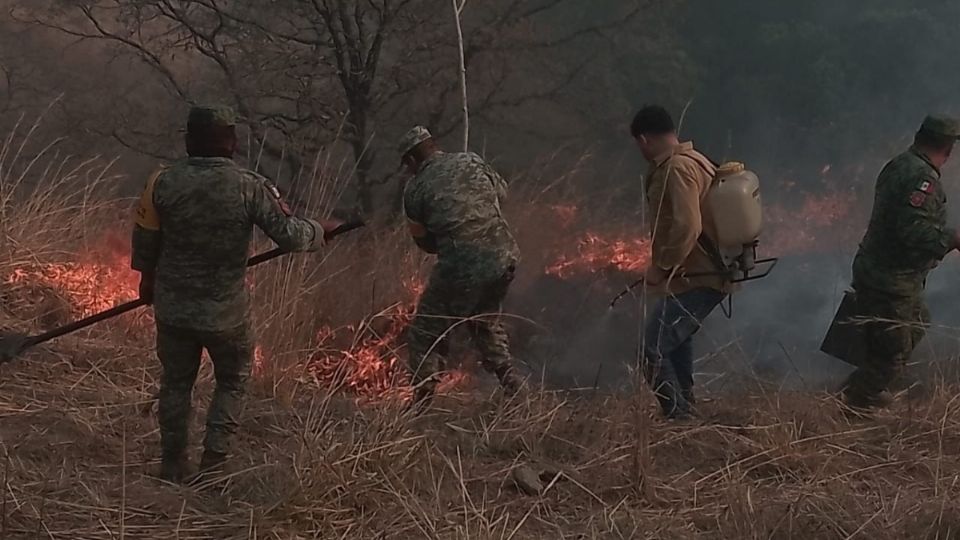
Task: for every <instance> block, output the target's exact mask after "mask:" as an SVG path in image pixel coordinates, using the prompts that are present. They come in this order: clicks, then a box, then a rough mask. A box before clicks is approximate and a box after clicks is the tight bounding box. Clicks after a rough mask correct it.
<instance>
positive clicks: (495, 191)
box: [400, 126, 522, 404]
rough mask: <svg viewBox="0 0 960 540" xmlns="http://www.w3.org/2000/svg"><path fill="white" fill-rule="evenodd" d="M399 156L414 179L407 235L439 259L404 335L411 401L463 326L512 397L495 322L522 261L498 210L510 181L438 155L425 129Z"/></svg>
mask: <svg viewBox="0 0 960 540" xmlns="http://www.w3.org/2000/svg"><path fill="white" fill-rule="evenodd" d="M400 154H401V155H402V156H403V158H402V159H403V164H404V165H405V166H406V167H407V170H408V171H410V172H411V173H412V174H415V175H416V176H415V178H413V179H412V180H411V181H410V182H409V183H408V184H407V185H406V188H405V190H404V198H403V202H404V210H405V212H406V215H407V218H408V220H409V226H410V233H411V235H412V236H413V239H414V241H415V242H416V243H417V245H418V246H419V247H420V248H421V249H422V250H424V251H426V252H427V253H431V254H436V255H437V262H436V265H435V266H434V267H433V272H432V273H431V275H430V280H429V283H428V284H427V287H426V290H424V292H423V295H422V296H421V298H420V304H419V306H418V307H417V314H416V317H415V318H414V320H413V323H412V324H411V326H410V328H409V330H408V336H407V344H408V352H409V355H410V356H409V361H410V369H411V373H412V375H413V382H414V384H415V385H416V396H415V397H416V400H415V401H416V403H418V404H419V403H422V402H423V401H424V400H425V399H427V398H429V397H431V396H432V395H433V392H434V390H435V387H436V384H437V381H436V377H435V375H436V373H437V372H438V370H439V369H440V365H441V362H440V358H439V357H440V356H441V355H440V353H441V352H442V351H443V350H444V347H443V345H442V343H443V340H444V338H445V337H446V334H447V333H448V332H449V331H450V329H451V328H452V327H453V326H454V325H457V324H460V323H461V322H464V323H465V324H466V325H467V326H468V328H469V330H470V331H471V334H472V336H473V338H474V342H475V344H476V346H477V348H478V349H479V350H480V353H481V355H482V360H483V365H484V367H485V368H486V369H487V370H488V371H491V372H493V373H495V374H496V375H497V377H498V378H499V379H500V383H501V385H502V386H503V387H504V389H505V390H506V391H507V392H508V393H510V394H513V393H515V392H516V391H517V390H519V388H520V387H521V386H522V380H521V378H520V376H519V375H518V374H517V372H516V370H515V368H514V367H513V365H512V361H511V357H510V348H509V343H508V339H507V332H506V330H505V329H504V327H503V324H502V322H501V317H500V313H501V305H502V303H503V300H504V298H505V297H506V294H507V289H508V287H509V285H510V282H511V281H512V280H513V276H514V272H515V271H516V267H517V263H518V261H519V249H518V247H517V243H516V241H515V240H514V238H513V235H512V234H511V233H510V228H509V226H508V225H507V222H506V220H505V219H504V218H503V215H502V214H501V209H500V203H501V201H502V200H503V199H504V197H506V192H507V183H506V181H505V180H504V179H503V177H502V176H500V175H499V174H498V173H497V172H496V171H495V170H493V168H492V167H490V166H489V165H488V164H487V163H486V162H484V161H483V159H481V158H480V156H478V155H476V154H473V153H445V152H443V151H441V150H440V148H439V147H438V146H437V144H436V142H435V141H434V139H433V138H432V137H431V135H430V132H428V131H427V130H426V129H425V128H423V127H419V126H418V127H416V128H414V129H412V130H411V131H410V132H408V133H407V134H406V135H405V136H404V137H403V139H402V141H401V143H400Z"/></svg>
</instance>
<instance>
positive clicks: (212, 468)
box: [200, 450, 227, 478]
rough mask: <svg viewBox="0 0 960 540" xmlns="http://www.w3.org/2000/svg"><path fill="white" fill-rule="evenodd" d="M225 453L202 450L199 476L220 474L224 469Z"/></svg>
mask: <svg viewBox="0 0 960 540" xmlns="http://www.w3.org/2000/svg"><path fill="white" fill-rule="evenodd" d="M226 465H227V454H223V453H220V452H214V451H212V450H204V451H203V457H202V458H200V476H201V477H206V478H211V477H214V476H220V475H222V474H223V473H224V472H225V471H226Z"/></svg>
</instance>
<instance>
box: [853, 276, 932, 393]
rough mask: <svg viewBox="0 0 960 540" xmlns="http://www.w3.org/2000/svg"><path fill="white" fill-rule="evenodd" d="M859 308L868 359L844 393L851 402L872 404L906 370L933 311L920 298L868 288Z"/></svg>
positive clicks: (861, 297)
mask: <svg viewBox="0 0 960 540" xmlns="http://www.w3.org/2000/svg"><path fill="white" fill-rule="evenodd" d="M857 310H858V312H859V313H860V315H859V318H862V319H864V333H865V340H864V341H865V343H866V347H867V351H866V353H867V354H866V355H865V358H866V362H865V364H864V366H863V367H860V368H858V369H857V370H856V371H854V372H853V374H851V375H850V378H849V379H848V380H847V384H846V388H845V389H844V392H845V393H846V395H847V399H848V401H849V402H850V403H851V404H854V405H860V406H869V405H871V404H872V402H873V400H875V399H876V397H877V396H878V395H879V394H880V393H881V392H883V391H885V390H887V389H888V388H889V387H890V385H891V384H892V383H893V382H894V381H895V380H896V379H897V377H899V376H900V375H901V374H902V373H903V369H904V367H905V366H906V365H907V362H908V361H909V360H910V355H911V354H912V353H913V351H914V349H916V347H917V345H919V344H920V342H921V341H922V340H923V337H924V334H925V333H926V323H927V322H928V321H929V320H930V314H929V311H928V310H927V307H926V305H924V303H923V301H921V300H920V299H919V298H918V297H900V296H891V295H889V294H885V293H879V292H872V291H869V290H866V291H861V292H858V293H857Z"/></svg>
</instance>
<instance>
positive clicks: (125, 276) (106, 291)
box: [5, 252, 139, 317]
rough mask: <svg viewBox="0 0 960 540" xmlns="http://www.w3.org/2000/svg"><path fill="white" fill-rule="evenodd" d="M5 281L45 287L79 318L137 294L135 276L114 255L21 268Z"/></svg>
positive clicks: (118, 256)
mask: <svg viewBox="0 0 960 540" xmlns="http://www.w3.org/2000/svg"><path fill="white" fill-rule="evenodd" d="M94 261H95V262H94ZM5 282H6V283H7V284H8V285H13V286H26V285H40V286H43V287H49V288H50V289H53V290H54V291H57V292H58V293H59V294H62V295H63V296H64V298H65V299H66V300H67V301H68V302H70V304H71V305H72V306H73V308H74V310H75V311H76V313H77V314H78V315H80V316H83V317H86V316H88V315H93V314H95V313H98V312H101V311H104V310H107V309H110V308H112V307H115V306H117V305H118V304H121V303H123V302H126V301H129V300H133V299H135V298H137V297H138V295H139V293H138V285H139V274H137V273H136V272H135V271H133V270H132V269H130V266H129V262H128V259H127V257H125V256H123V255H120V254H118V253H114V252H110V253H101V254H98V255H90V256H89V260H88V261H81V262H64V263H48V264H40V263H36V264H29V265H23V266H20V267H18V268H15V269H14V270H13V271H12V272H10V274H8V275H7V276H6V278H5Z"/></svg>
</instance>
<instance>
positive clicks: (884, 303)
mask: <svg viewBox="0 0 960 540" xmlns="http://www.w3.org/2000/svg"><path fill="white" fill-rule="evenodd" d="M958 137H960V122H958V121H957V120H954V119H952V118H945V117H932V116H931V117H927V118H926V119H925V120H924V121H923V124H922V125H921V127H920V130H919V132H917V135H916V139H915V141H914V144H913V146H912V147H911V148H910V149H909V150H907V151H906V152H904V153H902V154H900V155H899V156H897V157H895V158H893V160H892V161H890V162H889V163H887V165H886V167H884V169H883V171H882V172H881V173H880V176H879V178H878V179H877V186H876V195H875V199H874V203H873V214H872V216H871V218H870V224H869V226H868V227H867V232H866V234H865V236H864V238H863V242H862V243H861V244H860V249H859V251H858V252H857V255H856V258H855V259H854V262H853V288H854V291H855V293H856V300H857V314H858V316H859V318H860V319H862V320H863V321H865V328H864V331H865V332H866V334H867V335H866V340H865V342H866V343H867V345H866V346H867V348H868V350H867V354H866V355H865V358H866V360H865V364H864V365H863V366H862V367H860V368H858V369H857V370H856V371H855V372H854V373H853V374H852V375H851V376H850V378H849V379H848V381H847V383H846V385H845V388H844V393H845V394H846V398H847V402H848V403H849V404H850V405H851V406H854V407H858V408H860V407H863V408H867V407H873V406H882V405H886V404H888V403H889V402H890V400H891V398H890V396H889V394H888V393H887V388H888V387H889V385H890V384H891V383H892V382H893V381H894V380H895V379H896V378H897V376H898V375H899V374H900V373H901V370H902V368H903V367H904V365H905V364H906V363H907V361H908V360H909V358H910V354H911V353H912V352H913V350H914V349H915V348H916V346H917V344H918V343H919V342H920V340H921V339H923V336H924V332H925V331H924V327H925V325H926V324H927V323H928V322H929V315H928V312H927V308H926V306H925V305H924V302H923V299H922V298H921V295H922V293H923V289H924V286H925V284H926V279H927V274H928V273H929V272H930V270H931V269H933V268H934V267H935V266H937V264H939V262H940V261H941V260H942V259H943V258H944V257H945V256H946V255H947V254H948V253H949V252H950V251H952V250H954V249H956V248H957V246H958V238H957V233H956V232H955V231H953V230H951V229H948V228H947V223H946V221H947V210H946V202H947V200H946V195H945V194H944V190H943V186H942V185H941V183H940V169H941V167H943V165H944V164H945V163H946V162H947V159H948V158H949V157H950V153H951V151H952V150H953V147H954V143H955V142H956V140H957V138H958Z"/></svg>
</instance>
